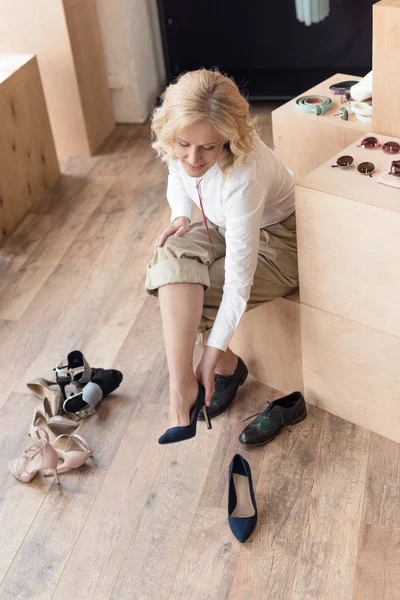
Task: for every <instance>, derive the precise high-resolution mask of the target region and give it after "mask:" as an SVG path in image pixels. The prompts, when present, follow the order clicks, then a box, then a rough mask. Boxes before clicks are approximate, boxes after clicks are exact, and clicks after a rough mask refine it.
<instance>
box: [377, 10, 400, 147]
mask: <svg viewBox="0 0 400 600" xmlns="http://www.w3.org/2000/svg"><path fill="white" fill-rule="evenodd" d="M399 56H400V0H382V1H381V2H377V3H376V4H374V7H373V56H372V65H373V79H372V85H373V100H374V110H373V114H372V123H373V130H374V131H376V132H377V133H382V134H384V135H390V136H397V137H400V64H399V61H398V57H399Z"/></svg>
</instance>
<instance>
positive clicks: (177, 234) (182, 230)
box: [174, 226, 186, 237]
mask: <svg viewBox="0 0 400 600" xmlns="http://www.w3.org/2000/svg"><path fill="white" fill-rule="evenodd" d="M185 233H186V231H185V228H184V227H183V226H182V227H179V229H178V231H175V233H174V236H175V237H182V236H183V235H185Z"/></svg>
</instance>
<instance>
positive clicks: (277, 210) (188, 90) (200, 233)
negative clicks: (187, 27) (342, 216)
mask: <svg viewBox="0 0 400 600" xmlns="http://www.w3.org/2000/svg"><path fill="white" fill-rule="evenodd" d="M152 132H153V136H154V143H153V147H154V148H155V150H156V151H157V153H158V155H159V157H160V158H161V159H162V160H164V161H165V162H167V163H168V166H169V177H168V189H167V199H168V202H169V204H170V206H171V209H172V214H171V224H170V225H169V226H168V227H167V228H166V229H164V231H162V232H161V234H160V235H159V236H158V238H157V239H156V242H155V246H154V252H155V253H154V256H153V258H152V260H151V262H150V263H149V265H148V270H147V280H146V290H147V292H148V293H150V294H154V295H157V294H158V296H159V301H160V308H161V316H162V322H163V332H164V341H165V348H166V354H167V361H168V368H169V375H170V419H171V428H170V429H169V430H168V431H167V432H166V433H165V434H164V436H162V437H161V438H160V440H159V442H160V443H170V442H174V441H180V440H182V439H187V438H188V437H192V436H193V435H195V433H196V422H197V416H198V414H199V412H200V410H202V409H203V413H207V412H208V415H209V416H210V417H213V416H215V415H216V414H219V413H221V412H222V411H223V410H225V409H226V408H227V406H228V405H229V403H230V402H231V401H232V399H233V398H234V396H235V394H236V392H237V390H238V387H239V385H241V384H242V383H243V382H244V380H245V379H246V377H247V368H246V366H245V365H244V363H243V361H242V360H241V359H240V358H239V357H238V356H236V355H235V354H234V353H233V352H232V351H231V350H230V348H229V343H230V341H231V338H232V336H233V334H234V332H235V330H236V328H237V327H238V325H239V322H240V319H241V318H242V316H243V314H244V313H245V311H246V309H248V308H254V307H256V306H258V305H260V304H262V303H263V302H268V301H270V300H273V299H274V298H278V297H282V296H285V295H286V294H288V293H290V292H291V291H292V290H293V289H294V288H296V287H297V286H298V271H297V244H296V223H295V214H294V209H295V204H294V184H293V177H292V174H291V173H290V172H289V171H288V170H287V169H286V168H285V167H284V165H283V164H282V163H281V162H280V160H279V159H278V157H277V156H276V155H275V154H274V152H273V151H272V150H270V149H269V148H268V147H267V146H266V145H265V144H264V143H263V142H262V141H261V140H260V138H259V136H258V135H257V133H256V130H255V127H254V122H253V120H252V119H251V117H250V113H249V105H248V102H247V101H246V99H245V98H243V96H241V94H240V92H239V89H238V88H237V86H236V85H235V83H234V82H233V81H232V80H231V79H229V78H228V77H225V76H224V75H222V74H221V73H219V72H217V71H207V70H205V69H201V70H198V71H193V72H189V73H186V74H184V75H182V76H181V77H180V78H179V79H178V81H177V82H176V83H174V84H171V85H170V86H169V87H168V88H167V90H166V91H165V93H164V95H163V101H162V104H161V106H160V107H159V108H157V109H156V110H155V111H154V114H153V119H152ZM192 202H194V203H195V204H197V206H199V207H200V208H201V210H202V214H203V220H204V222H200V223H194V224H192V225H191V224H190V220H191V214H192ZM195 342H197V343H198V344H202V345H204V351H203V354H202V358H201V360H200V362H199V364H198V366H197V368H196V371H195V373H193V352H194V345H195ZM221 376H222V377H221ZM215 384H216V385H215ZM203 386H204V387H203ZM214 390H215V391H214ZM204 401H205V404H206V406H204ZM204 416H205V418H207V414H205V415H204ZM207 421H208V419H207ZM209 427H211V426H210V424H209Z"/></svg>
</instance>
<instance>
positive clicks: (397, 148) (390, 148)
mask: <svg viewBox="0 0 400 600" xmlns="http://www.w3.org/2000/svg"><path fill="white" fill-rule="evenodd" d="M361 147H362V148H366V149H370V148H382V150H383V151H384V152H386V154H397V153H398V152H400V144H398V143H397V142H393V141H392V142H385V144H383V146H382V144H380V143H379V141H378V140H377V139H376V137H366V138H364V139H363V140H362V141H361V143H360V144H359V145H358V146H357V148H361Z"/></svg>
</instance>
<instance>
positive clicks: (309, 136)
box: [272, 73, 372, 180]
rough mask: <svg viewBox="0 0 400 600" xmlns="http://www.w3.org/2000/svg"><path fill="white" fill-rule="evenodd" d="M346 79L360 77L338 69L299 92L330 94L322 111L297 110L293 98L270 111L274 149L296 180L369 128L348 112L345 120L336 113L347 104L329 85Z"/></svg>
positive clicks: (369, 126) (305, 93)
mask: <svg viewBox="0 0 400 600" xmlns="http://www.w3.org/2000/svg"><path fill="white" fill-rule="evenodd" d="M349 79H352V80H359V79H360V77H354V76H353V75H344V74H343V73H337V74H336V75H334V76H333V77H330V78H329V79H326V80H325V81H323V82H322V83H320V84H318V85H317V86H315V87H313V88H311V89H310V90H308V91H307V92H304V94H301V96H303V95H308V94H316V95H318V94H322V95H324V96H329V97H330V98H331V99H332V101H333V103H334V108H333V109H331V110H330V111H328V112H327V113H325V114H324V115H319V116H317V115H315V114H308V113H302V112H300V111H299V110H298V109H297V107H296V99H294V100H290V102H287V103H286V104H284V105H283V106H280V107H279V108H277V109H275V110H274V111H273V112H272V129H273V138H274V148H275V152H276V153H277V155H278V156H279V158H280V159H281V160H282V162H283V163H284V164H285V165H286V166H287V167H289V168H290V169H291V170H292V171H293V172H294V174H295V177H296V180H298V178H300V177H302V176H303V175H306V174H307V173H309V172H310V171H313V170H314V169H316V168H317V167H318V166H319V165H320V164H322V163H323V162H325V161H326V160H328V159H329V158H330V157H331V156H333V154H336V153H337V152H340V150H341V149H342V148H346V146H348V145H349V144H351V143H352V142H354V141H355V140H357V139H358V138H359V137H361V136H362V135H363V134H364V133H366V132H367V131H368V130H370V129H371V127H372V126H371V124H368V123H363V122H361V121H359V120H358V119H356V116H355V115H354V114H352V113H350V112H349V120H348V121H344V120H343V119H341V118H340V117H338V116H335V115H336V114H337V113H338V112H339V109H340V108H341V107H343V106H346V105H345V104H342V103H341V97H340V96H334V95H333V94H332V92H331V90H330V89H329V86H330V85H332V83H337V82H340V81H346V80H349Z"/></svg>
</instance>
